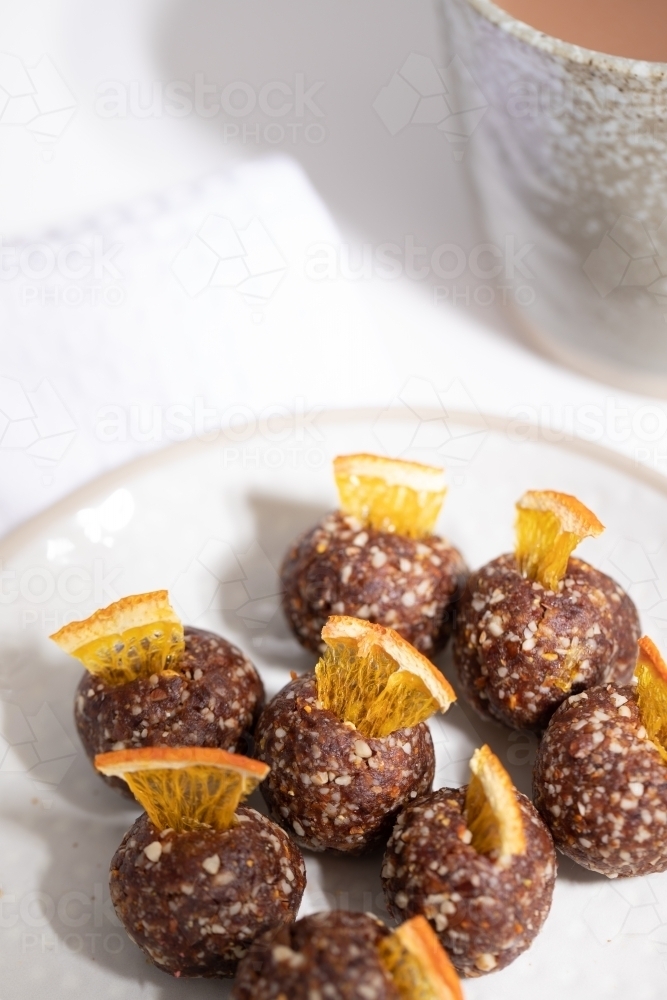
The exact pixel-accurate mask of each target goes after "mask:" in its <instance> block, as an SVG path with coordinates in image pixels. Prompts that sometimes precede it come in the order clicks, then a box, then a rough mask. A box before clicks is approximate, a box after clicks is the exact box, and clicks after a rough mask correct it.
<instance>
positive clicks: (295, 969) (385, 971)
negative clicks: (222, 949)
mask: <svg viewBox="0 0 667 1000" xmlns="http://www.w3.org/2000/svg"><path fill="white" fill-rule="evenodd" d="M232 997H233V1000H287V998H289V1000H417V998H422V1000H463V998H462V994H461V986H460V983H459V980H458V976H457V975H456V972H455V971H454V968H453V967H452V964H451V962H450V961H449V959H448V958H447V955H446V953H445V952H444V951H443V950H442V948H441V947H440V944H439V942H438V940H437V938H436V937H435V935H434V934H433V931H432V930H431V928H430V927H429V925H428V923H427V922H426V921H425V920H424V919H423V917H417V918H415V919H414V920H409V921H407V923H404V924H402V925H401V927H399V928H397V929H396V930H395V931H390V930H389V929H388V928H387V927H386V926H385V925H384V924H383V923H382V922H381V921H380V920H378V919H377V918H376V917H374V916H373V915H372V914H370V913H351V912H346V911H343V910H338V911H335V912H332V913H315V914H313V915H312V916H309V917H304V919H303V920H299V921H298V922H297V923H296V924H293V925H292V926H291V927H284V928H280V929H279V930H277V931H273V932H269V933H267V934H265V935H263V937H261V938H258V939H257V940H256V941H255V943H254V944H253V946H252V948H251V949H250V951H249V952H248V954H247V956H246V957H245V959H244V960H243V961H242V962H241V964H240V966H239V971H238V976H237V979H236V983H235V985H234V989H233V991H232Z"/></svg>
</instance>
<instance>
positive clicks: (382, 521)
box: [333, 454, 447, 538]
mask: <svg viewBox="0 0 667 1000" xmlns="http://www.w3.org/2000/svg"><path fill="white" fill-rule="evenodd" d="M333 466H334V477H335V480H336V486H337V488H338V495H339V498H340V507H341V510H342V512H343V513H344V514H347V515H351V516H353V517H355V518H357V520H359V521H361V522H362V524H366V525H369V526H370V527H372V528H376V529H377V530H378V531H386V532H392V533H394V532H395V533H396V534H399V535H406V536H407V537H409V538H423V537H425V536H426V535H430V534H432V533H433V529H434V528H435V524H436V521H437V520H438V515H439V514H440V510H441V508H442V503H443V500H444V498H445V493H446V492H447V487H446V485H445V472H444V469H439V468H436V467H435V466H432V465H422V464H421V463H420V462H407V461H404V460H403V459H399V458H385V457H383V456H382V455H367V454H358V455H339V456H338V458H335V459H334V463H333Z"/></svg>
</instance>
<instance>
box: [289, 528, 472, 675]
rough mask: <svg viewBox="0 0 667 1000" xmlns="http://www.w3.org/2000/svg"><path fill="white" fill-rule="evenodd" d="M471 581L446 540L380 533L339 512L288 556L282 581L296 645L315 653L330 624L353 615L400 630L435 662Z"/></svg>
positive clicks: (294, 547)
mask: <svg viewBox="0 0 667 1000" xmlns="http://www.w3.org/2000/svg"><path fill="white" fill-rule="evenodd" d="M466 574H467V570H466V565H465V563H464V561H463V558H462V557H461V555H460V553H459V552H458V551H457V550H456V549H455V548H453V547H452V546H451V545H450V544H449V542H447V541H446V540H445V539H444V538H439V537H438V536H436V535H427V536H426V537H424V538H419V539H414V538H408V537H407V536H405V535H401V534H398V533H391V532H387V531H379V530H377V529H375V528H372V527H370V526H363V525H362V523H361V521H359V520H357V519H356V518H355V517H352V516H345V515H343V514H342V513H340V512H339V511H336V512H334V513H332V514H328V515H327V516H326V517H325V518H324V520H323V521H321V522H320V523H319V524H318V525H316V526H315V527H314V528H312V529H311V530H310V531H308V532H306V534H304V535H302V537H301V538H299V539H297V541H296V542H295V543H294V544H293V545H292V547H291V549H290V550H289V552H288V554H287V556H286V558H285V561H284V563H283V566H282V569H281V574H280V575H281V580H282V585H283V608H284V610H285V614H286V616H287V620H288V622H289V624H290V626H291V628H292V630H293V632H294V634H295V636H296V637H297V639H298V640H299V642H300V643H301V644H302V645H303V646H305V647H306V649H311V650H313V651H314V652H318V651H319V650H320V649H321V648H322V643H321V639H320V633H321V631H322V627H323V625H324V623H325V622H326V620H327V618H328V617H329V616H330V615H350V616H352V617H355V618H365V619H367V620H368V621H371V622H377V623H378V624H380V625H385V626H388V627H390V628H393V629H395V630H396V631H397V632H398V633H399V634H400V635H402V636H403V637H404V638H405V639H407V640H408V642H410V643H411V644H412V645H413V646H415V647H416V648H417V649H418V650H420V652H422V653H424V654H426V655H427V656H430V657H433V656H434V655H435V654H436V653H437V652H438V651H439V650H440V649H442V648H443V647H444V645H445V643H446V642H447V639H448V638H449V635H450V633H451V629H452V622H453V615H454V607H455V605H456V602H457V600H458V598H459V595H460V593H461V591H462V588H463V585H464V583H465V579H466Z"/></svg>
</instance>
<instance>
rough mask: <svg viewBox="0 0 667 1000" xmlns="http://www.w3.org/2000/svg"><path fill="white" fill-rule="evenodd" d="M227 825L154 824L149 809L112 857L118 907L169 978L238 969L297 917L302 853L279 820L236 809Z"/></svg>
mask: <svg viewBox="0 0 667 1000" xmlns="http://www.w3.org/2000/svg"><path fill="white" fill-rule="evenodd" d="M236 819H237V822H236V824H235V825H234V826H232V827H231V828H230V829H228V830H224V831H218V830H213V829H202V830H201V831H197V832H185V833H176V832H175V831H174V830H169V829H167V830H162V831H160V830H157V829H156V828H155V827H154V826H153V824H152V823H151V821H150V820H149V818H148V816H147V815H146V814H145V813H144V814H143V815H142V816H140V817H139V819H137V820H136V822H135V823H134V824H133V826H132V827H131V828H130V830H129V831H128V832H127V833H126V835H125V837H124V838H123V842H122V843H121V845H120V847H119V848H118V850H117V851H116V853H115V855H114V857H113V860H112V862H111V878H110V890H111V899H112V901H113V905H114V907H115V910H116V913H117V914H118V917H119V919H120V920H121V922H122V924H123V926H124V927H125V929H126V931H127V933H128V934H129V935H130V937H131V938H132V940H133V941H134V942H135V943H136V944H137V945H138V946H139V947H140V948H141V950H142V951H143V952H144V953H145V954H146V956H147V957H148V958H149V960H150V961H151V962H152V963H153V965H156V966H157V967H158V968H159V969H162V971H163V972H168V973H170V974H171V975H172V976H222V977H229V976H233V975H234V973H235V971H236V966H237V964H238V962H239V959H241V958H242V957H243V956H244V955H245V954H246V952H247V950H248V948H249V947H250V945H251V943H252V941H253V939H254V938H255V937H256V936H257V935H258V934H261V933H263V932H265V931H266V930H268V929H269V928H275V927H281V926H283V925H284V924H288V923H291V922H292V921H293V920H295V919H296V914H297V911H298V909H299V904H300V902H301V897H302V896H303V891H304V889H305V885H306V874H305V865H304V862H303V857H302V856H301V852H300V851H299V849H298V847H297V846H296V844H294V843H293V842H292V841H291V840H290V838H289V837H287V836H286V834H285V833H284V832H283V831H282V830H281V829H280V827H277V826H276V824H275V823H272V822H271V820H269V819H267V818H266V817H265V816H262V815H261V814H260V813H258V812H256V811H255V810H254V809H247V808H245V807H243V806H242V807H240V808H239V809H238V811H237V813H236Z"/></svg>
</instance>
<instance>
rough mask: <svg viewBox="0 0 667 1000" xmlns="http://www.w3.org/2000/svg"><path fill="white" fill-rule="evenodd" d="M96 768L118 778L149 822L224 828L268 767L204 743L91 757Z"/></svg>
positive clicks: (175, 827) (178, 827)
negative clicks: (203, 744) (144, 812)
mask: <svg viewBox="0 0 667 1000" xmlns="http://www.w3.org/2000/svg"><path fill="white" fill-rule="evenodd" d="M95 767H96V768H97V770H98V771H100V772H101V773H102V774H106V775H107V776H108V777H115V778H122V779H123V781H126V782H127V784H128V785H129V787H130V790H131V792H132V794H133V795H134V797H135V799H136V800H137V801H138V802H139V803H141V805H142V806H143V807H144V809H145V810H146V812H147V813H148V817H149V819H150V821H151V823H152V824H153V826H154V827H156V829H158V830H166V829H168V828H170V829H172V830H177V831H179V832H180V831H184V830H200V829H202V827H213V829H215V830H227V829H228V828H229V827H230V826H231V825H232V823H233V822H234V813H235V812H236V809H237V806H238V804H239V802H241V800H242V799H245V798H246V797H247V796H248V795H250V793H251V792H252V791H254V790H255V788H256V787H257V785H258V784H259V783H260V782H261V781H263V780H264V778H265V777H266V776H267V774H268V773H269V771H270V770H271V769H270V767H269V766H268V765H267V764H262V763H261V761H258V760H251V759H250V758H249V757H241V756H240V755H239V754H235V753H228V752H227V751H226V750H217V749H214V748H209V747H141V748H140V749H138V750H116V751H113V752H112V753H100V754H98V755H97V756H96V757H95Z"/></svg>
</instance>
